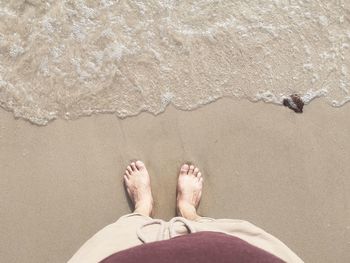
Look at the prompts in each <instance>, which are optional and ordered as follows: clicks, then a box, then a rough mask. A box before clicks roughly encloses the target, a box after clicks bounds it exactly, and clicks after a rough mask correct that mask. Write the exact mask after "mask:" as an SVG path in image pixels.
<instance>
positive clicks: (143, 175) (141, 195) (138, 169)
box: [124, 161, 153, 216]
mask: <svg viewBox="0 0 350 263" xmlns="http://www.w3.org/2000/svg"><path fill="white" fill-rule="evenodd" d="M124 182H125V185H126V190H127V192H128V194H129V197H130V199H131V200H132V202H133V204H134V206H135V211H134V213H140V214H142V215H145V216H150V215H151V213H152V209H153V197H152V192H151V180H150V176H149V174H148V172H147V169H146V166H145V164H144V163H143V162H141V161H136V162H132V163H131V164H130V165H129V166H128V167H127V168H126V170H125V174H124Z"/></svg>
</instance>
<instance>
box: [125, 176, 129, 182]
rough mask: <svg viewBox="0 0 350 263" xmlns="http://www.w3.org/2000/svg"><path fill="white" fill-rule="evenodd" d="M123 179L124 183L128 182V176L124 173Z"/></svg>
mask: <svg viewBox="0 0 350 263" xmlns="http://www.w3.org/2000/svg"><path fill="white" fill-rule="evenodd" d="M124 181H125V183H128V182H129V177H128V176H127V175H126V174H124Z"/></svg>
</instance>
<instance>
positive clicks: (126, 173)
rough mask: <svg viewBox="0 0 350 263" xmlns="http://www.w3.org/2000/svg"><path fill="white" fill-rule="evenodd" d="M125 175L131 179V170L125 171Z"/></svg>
mask: <svg viewBox="0 0 350 263" xmlns="http://www.w3.org/2000/svg"><path fill="white" fill-rule="evenodd" d="M125 175H126V176H127V177H128V178H129V176H130V172H129V170H125Z"/></svg>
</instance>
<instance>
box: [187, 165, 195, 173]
mask: <svg viewBox="0 0 350 263" xmlns="http://www.w3.org/2000/svg"><path fill="white" fill-rule="evenodd" d="M193 170H194V166H193V165H191V166H190V170H189V171H188V173H191V174H193Z"/></svg>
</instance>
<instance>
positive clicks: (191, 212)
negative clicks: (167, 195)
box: [177, 201, 200, 221]
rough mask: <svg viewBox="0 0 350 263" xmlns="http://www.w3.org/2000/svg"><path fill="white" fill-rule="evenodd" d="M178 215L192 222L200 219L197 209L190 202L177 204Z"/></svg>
mask: <svg viewBox="0 0 350 263" xmlns="http://www.w3.org/2000/svg"><path fill="white" fill-rule="evenodd" d="M177 213H178V215H179V216H182V217H184V218H186V219H188V220H192V221H194V220H196V219H198V218H200V216H199V215H198V214H197V210H196V208H195V207H194V206H193V205H191V204H189V203H188V202H183V201H179V202H178V204H177Z"/></svg>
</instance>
